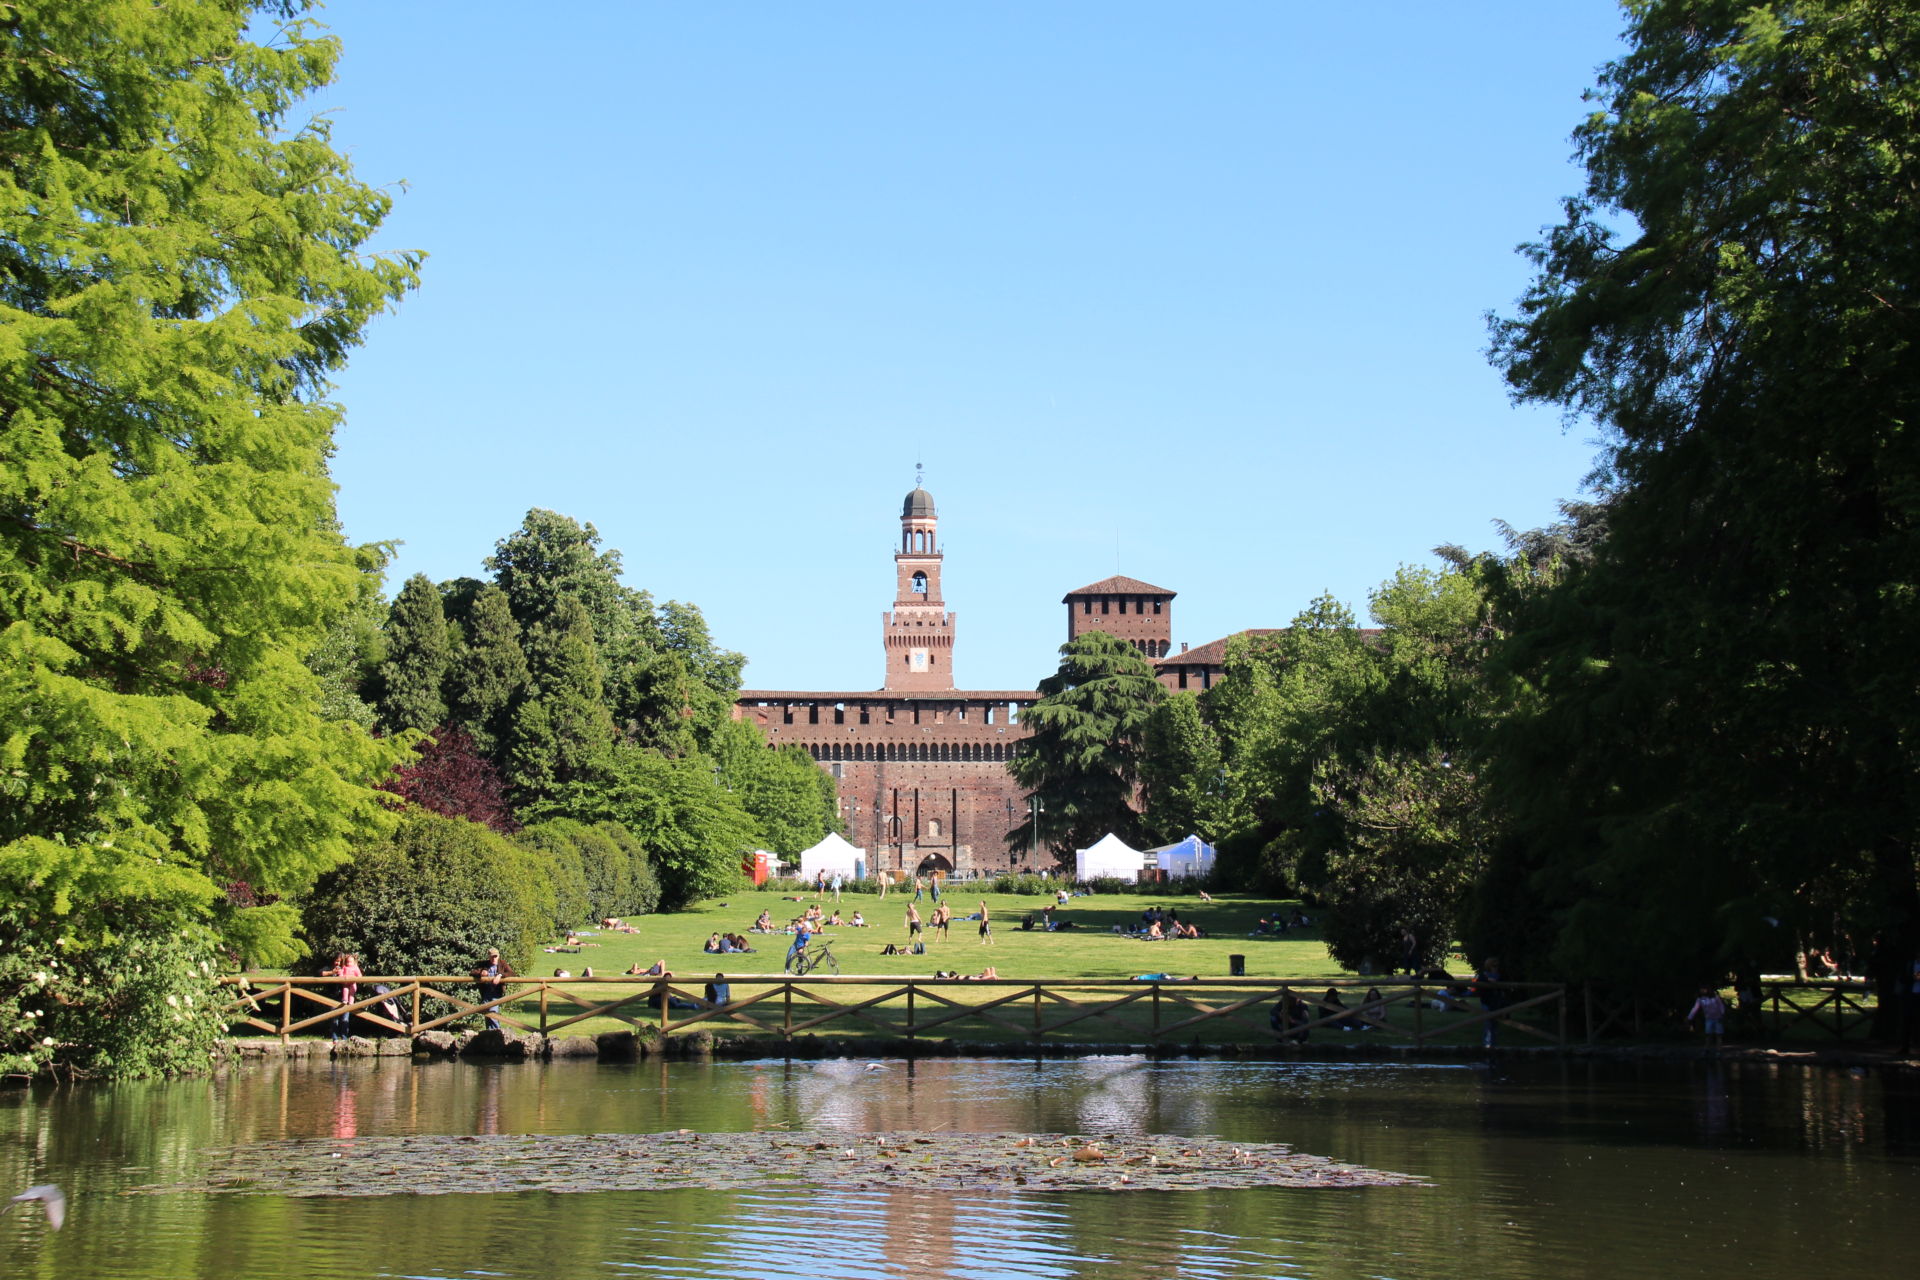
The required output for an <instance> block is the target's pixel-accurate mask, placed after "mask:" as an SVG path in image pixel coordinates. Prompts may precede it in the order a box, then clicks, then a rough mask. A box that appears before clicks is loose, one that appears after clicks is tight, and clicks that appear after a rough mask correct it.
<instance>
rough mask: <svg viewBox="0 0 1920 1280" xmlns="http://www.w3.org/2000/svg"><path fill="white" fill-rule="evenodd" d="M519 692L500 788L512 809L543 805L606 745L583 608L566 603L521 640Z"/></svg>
mask: <svg viewBox="0 0 1920 1280" xmlns="http://www.w3.org/2000/svg"><path fill="white" fill-rule="evenodd" d="M526 656H527V689H526V693H525V694H524V696H523V697H522V700H521V706H520V710H519V714H518V716H517V717H516V719H515V731H514V741H513V743H512V745H511V750H510V752H509V756H508V768H507V771H506V776H507V784H508V786H509V788H510V789H511V790H512V792H513V794H514V797H515V800H516V802H517V803H521V804H530V803H535V802H538V801H541V800H546V799H551V798H552V797H553V795H554V794H555V793H556V790H557V789H558V788H561V787H566V786H569V785H571V784H573V783H576V782H582V781H585V780H587V779H588V778H590V777H591V776H592V775H593V774H594V772H595V770H596V768H597V766H598V765H599V763H600V762H601V761H603V760H604V758H605V756H606V753H607V749H608V748H609V747H610V746H611V745H612V743H613V716H612V713H611V712H609V711H608V709H607V704H606V699H605V695H604V691H603V689H602V686H601V682H600V655H599V651H598V650H597V649H595V648H594V643H593V625H592V623H591V622H590V621H589V620H588V618H587V611H586V607H585V606H584V605H582V604H581V603H580V602H579V601H578V600H575V599H573V598H572V597H567V598H565V599H563V600H562V601H561V602H560V605H559V608H558V609H557V610H556V611H555V612H554V615H553V616H552V617H551V618H550V619H548V620H547V621H546V622H544V623H537V624H535V625H534V627H533V628H532V629H531V630H530V631H529V632H528V634H527V643H526Z"/></svg>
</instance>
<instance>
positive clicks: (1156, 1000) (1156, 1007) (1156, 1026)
mask: <svg viewBox="0 0 1920 1280" xmlns="http://www.w3.org/2000/svg"><path fill="white" fill-rule="evenodd" d="M1153 1038H1154V1039H1155V1040H1158V1039H1159V1038H1160V984H1159V983H1157V982H1156V983H1154V984H1153Z"/></svg>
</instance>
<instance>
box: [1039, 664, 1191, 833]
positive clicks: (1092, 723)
mask: <svg viewBox="0 0 1920 1280" xmlns="http://www.w3.org/2000/svg"><path fill="white" fill-rule="evenodd" d="M1038 692H1039V694H1040V700H1039V701H1038V702H1036V703H1034V704H1033V705H1032V706H1031V707H1029V708H1027V711H1026V714H1025V717H1024V719H1025V722H1026V723H1027V724H1028V725H1030V726H1032V729H1033V732H1032V733H1031V734H1030V735H1029V736H1028V737H1027V738H1025V739H1024V740H1023V741H1022V742H1021V743H1020V747H1019V750H1018V752H1017V753H1016V754H1015V755H1014V757H1013V759H1012V760H1011V761H1009V762H1008V765H1007V771H1008V772H1009V773H1011V774H1012V775H1013V777H1014V780H1015V781H1016V782H1018V783H1019V784H1020V785H1021V786H1023V787H1025V788H1026V789H1027V791H1028V793H1029V797H1030V799H1034V800H1037V801H1038V803H1039V806H1040V809H1039V817H1038V822H1037V825H1038V827H1039V838H1040V842H1041V844H1042V845H1043V846H1044V847H1046V848H1049V849H1050V850H1051V851H1052V852H1053V855H1054V857H1055V858H1056V859H1063V858H1065V857H1066V856H1067V855H1068V854H1070V853H1071V852H1072V851H1073V850H1074V849H1080V848H1085V847H1087V846H1089V845H1091V844H1092V843H1093V842H1094V841H1096V840H1098V839H1099V838H1100V837H1101V836H1103V835H1106V834H1107V833H1108V832H1112V833H1114V834H1115V835H1118V836H1119V837H1120V838H1121V839H1122V840H1126V841H1129V842H1138V841H1139V840H1140V839H1141V835H1142V830H1143V828H1142V824H1141V820H1140V814H1139V811H1138V810H1137V809H1136V808H1135V807H1134V806H1135V798H1136V795H1135V793H1136V791H1137V789H1138V787H1139V783H1140V761H1141V757H1142V755H1143V754H1144V752H1145V746H1146V743H1145V738H1146V729H1147V720H1148V717H1149V716H1151V715H1152V713H1153V709H1154V707H1155V706H1156V705H1157V704H1159V703H1160V701H1161V700H1162V699H1164V698H1165V697H1166V696H1167V692H1166V690H1165V689H1164V688H1162V687H1161V685H1160V682H1159V681H1158V680H1156V679H1155V678H1154V674H1153V668H1152V667H1151V666H1149V665H1148V664H1147V660H1146V659H1145V658H1143V657H1141V656H1140V651H1139V650H1137V649H1135V648H1134V647H1133V646H1132V645H1131V644H1129V643H1128V642H1126V641H1125V640H1120V639H1116V638H1115V637H1113V636H1110V635H1108V634H1107V633H1106V632H1104V631H1089V632H1086V633H1084V634H1082V635H1079V636H1076V637H1074V639H1072V640H1070V641H1068V642H1067V643H1066V644H1064V645H1061V646H1060V666H1059V668H1058V669H1057V670H1056V671H1055V672H1054V673H1053V674H1052V675H1050V676H1048V677H1047V678H1046V679H1044V680H1042V681H1041V682H1040V686H1039V689H1038ZM1026 834H1027V833H1026V829H1025V828H1018V829H1016V830H1014V831H1012V832H1009V833H1008V842H1009V843H1010V844H1018V843H1020V842H1022V841H1023V840H1024V839H1026Z"/></svg>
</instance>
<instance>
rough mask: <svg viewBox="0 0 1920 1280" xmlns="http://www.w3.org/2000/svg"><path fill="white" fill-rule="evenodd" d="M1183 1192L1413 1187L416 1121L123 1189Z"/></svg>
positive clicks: (1059, 1146)
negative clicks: (520, 1131)
mask: <svg viewBox="0 0 1920 1280" xmlns="http://www.w3.org/2000/svg"><path fill="white" fill-rule="evenodd" d="M782 1183H784V1184H789V1185H793V1186H797V1187H808V1188H825V1187H832V1188H837V1189H843V1190H925V1191H976V1192H978V1191H985V1192H996V1191H1020V1190H1032V1191H1134V1190H1139V1191H1181V1190H1196V1191H1198V1190H1238V1189H1241V1188H1248V1187H1388V1186H1410V1185H1421V1183H1422V1180H1421V1179H1419V1178H1416V1177H1412V1176H1409V1175H1406V1174H1399V1173H1388V1172H1383V1171H1381V1170H1377V1169H1368V1168H1364V1167H1362V1166H1360V1165H1352V1164H1342V1163H1340V1162H1339V1161H1335V1160H1330V1159H1328V1158H1326V1157H1325V1156H1315V1155H1304V1154H1301V1153H1298V1152H1295V1151H1293V1150H1292V1149H1291V1148H1289V1147H1286V1146H1284V1145H1281V1144H1277V1143H1259V1142H1228V1141H1225V1140H1222V1139H1218V1138H1188V1137H1179V1136H1175V1135H1165V1134H1160V1135H1150V1136H1137V1135H1128V1136H1125V1137H1108V1138H1092V1137H1086V1136H1083V1135H1075V1134H1059V1133H1045V1134H1020V1133H948V1132H936V1133H862V1134H851V1133H835V1132H806V1133H802V1132H790V1131H782V1130H772V1131H767V1130H762V1131H756V1132H750V1133H700V1132H695V1131H693V1130H688V1129H681V1130H677V1131H674V1132H669V1133H652V1134H628V1133H597V1134H556V1135H545V1134H541V1135H533V1134H524V1135H502V1136H491V1135H489V1136H455V1135H441V1134H413V1135H395V1136H375V1137H356V1138H350V1139H333V1140H330V1139H314V1138H299V1139H285V1140H281V1141H275V1142H262V1143H254V1144H250V1145H248V1146H245V1147H241V1148H235V1149H222V1150H219V1151H216V1152H209V1153H208V1162H207V1167H206V1172H205V1173H204V1174H203V1175H202V1176H200V1177H198V1178H195V1179H193V1180H190V1181H187V1182H180V1183H172V1184H164V1185H160V1184H156V1185H149V1186H141V1187H135V1188H133V1189H132V1190H131V1192H130V1194H146V1195H156V1194H168V1193H196V1192H197V1193H203V1194H214V1195H219V1194H238V1195H278V1196H383V1195H452V1194H458V1193H462V1192H466V1193H472V1192H518V1191H552V1192H574V1191H663V1190H678V1189H685V1188H703V1189H707V1190H715V1191H735V1190H739V1191H745V1190H764V1189H765V1188H766V1187H767V1186H768V1185H769V1184H782Z"/></svg>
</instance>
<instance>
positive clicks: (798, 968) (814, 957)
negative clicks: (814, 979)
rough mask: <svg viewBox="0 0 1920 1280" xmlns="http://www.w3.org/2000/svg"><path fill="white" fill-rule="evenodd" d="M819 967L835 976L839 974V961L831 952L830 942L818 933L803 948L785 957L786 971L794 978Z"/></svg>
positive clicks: (805, 974)
mask: <svg viewBox="0 0 1920 1280" xmlns="http://www.w3.org/2000/svg"><path fill="white" fill-rule="evenodd" d="M821 968H824V969H825V970H826V971H827V972H828V973H829V974H831V975H833V976H834V977H836V978H837V977H839V976H840V961H839V959H838V958H837V957H836V956H835V955H834V954H833V946H832V944H831V943H830V942H829V941H828V940H827V939H826V938H822V937H820V936H818V935H815V937H814V938H813V940H812V941H811V942H809V943H808V944H807V946H806V947H805V948H804V949H802V950H800V951H796V952H794V953H793V954H792V955H790V956H788V957H787V964H786V969H787V972H788V973H791V974H792V975H793V976H794V977H796V978H804V977H806V976H807V975H808V974H810V973H812V972H813V971H814V970H815V969H821Z"/></svg>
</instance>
